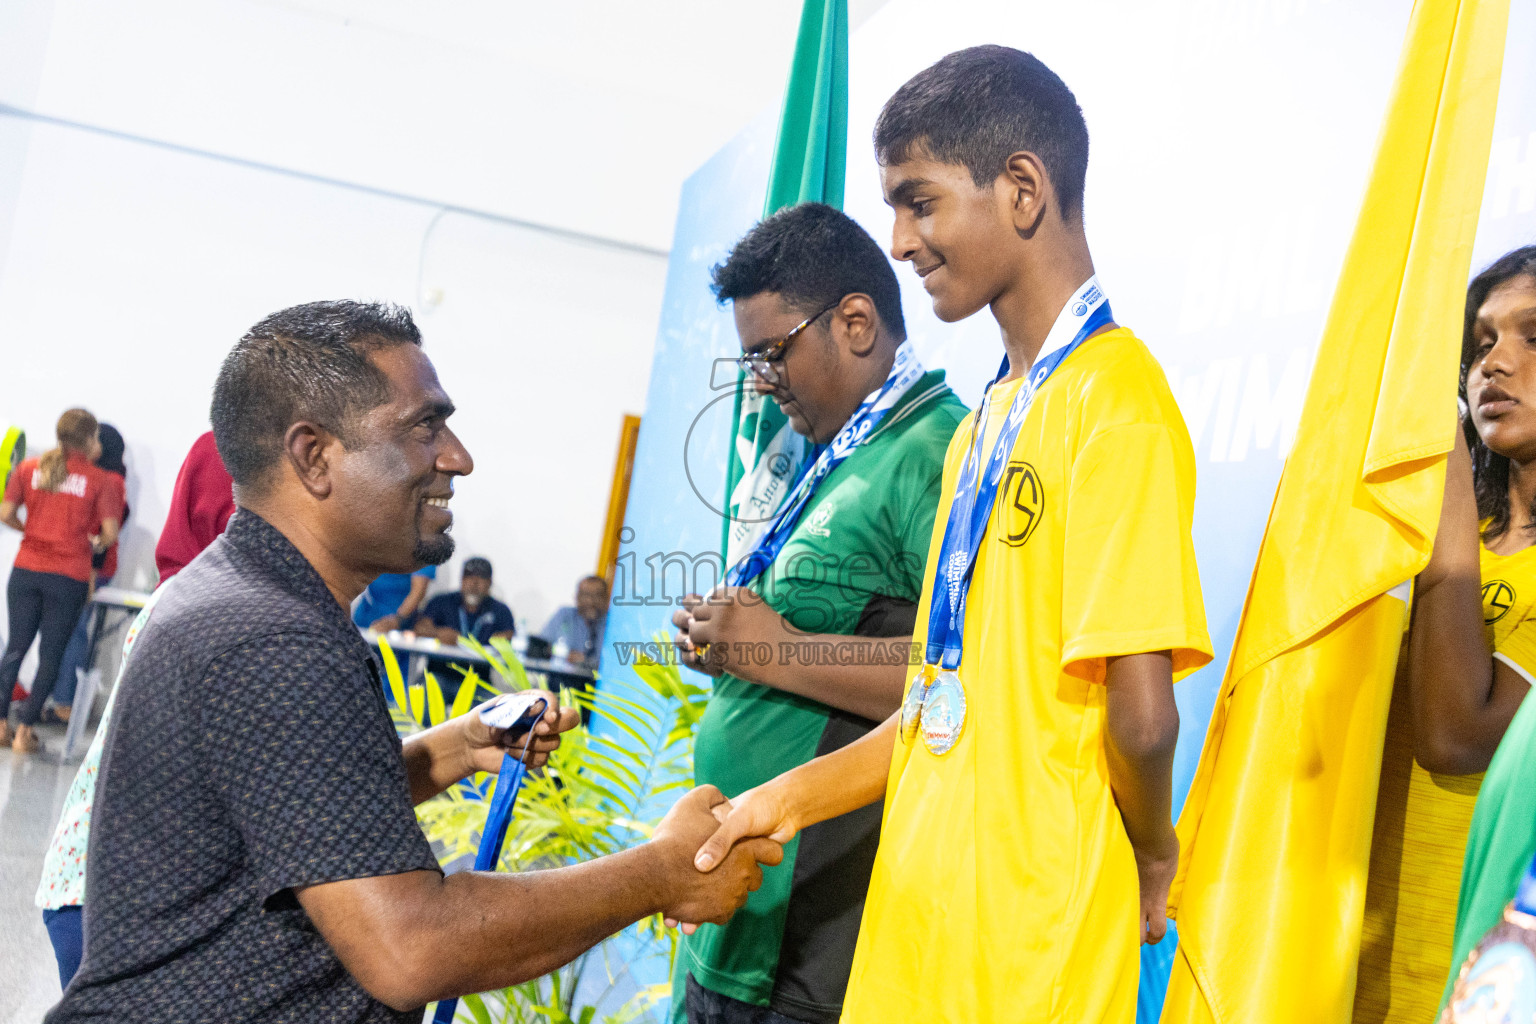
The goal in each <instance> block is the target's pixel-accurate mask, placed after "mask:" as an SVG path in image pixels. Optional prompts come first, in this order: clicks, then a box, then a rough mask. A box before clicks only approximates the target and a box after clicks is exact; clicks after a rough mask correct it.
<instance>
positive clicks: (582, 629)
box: [540, 576, 608, 669]
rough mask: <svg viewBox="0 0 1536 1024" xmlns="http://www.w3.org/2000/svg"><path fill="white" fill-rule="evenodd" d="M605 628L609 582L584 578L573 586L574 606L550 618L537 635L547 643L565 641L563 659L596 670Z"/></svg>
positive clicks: (599, 578) (595, 578) (601, 579)
mask: <svg viewBox="0 0 1536 1024" xmlns="http://www.w3.org/2000/svg"><path fill="white" fill-rule="evenodd" d="M607 626H608V581H607V580H605V579H603V578H602V577H601V576H583V577H582V578H581V582H580V583H578V584H576V604H575V606H574V607H572V606H571V605H566V606H565V607H564V608H561V609H560V610H559V611H557V612H555V614H554V615H551V616H550V618H549V623H548V624H547V625H546V626H545V627H544V632H543V633H541V634H540V635H541V636H543V637H544V639H546V640H548V641H549V642H550V643H552V644H553V643H556V642H558V641H561V640H564V641H565V648H566V655H565V658H566V660H567V661H569V662H570V663H571V664H572V665H581V666H584V667H586V668H591V669H595V668H597V659H598V656H599V655H600V654H601V653H602V650H603V630H604V629H606V628H607Z"/></svg>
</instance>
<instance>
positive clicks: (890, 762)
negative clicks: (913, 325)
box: [697, 46, 1211, 1024]
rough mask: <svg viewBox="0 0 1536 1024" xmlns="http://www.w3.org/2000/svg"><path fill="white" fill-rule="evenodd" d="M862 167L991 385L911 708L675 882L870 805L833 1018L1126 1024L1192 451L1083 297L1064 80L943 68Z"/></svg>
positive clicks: (1148, 877)
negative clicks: (994, 359) (860, 884)
mask: <svg viewBox="0 0 1536 1024" xmlns="http://www.w3.org/2000/svg"><path fill="white" fill-rule="evenodd" d="M875 148H876V153H877V156H878V158H879V160H880V165H881V176H882V184H883V187H884V190H885V196H886V200H887V201H888V202H889V203H890V205H891V206H892V208H893V209H894V210H895V211H896V224H895V229H894V236H893V239H892V246H891V254H892V255H893V256H895V257H896V258H897V259H898V260H902V261H904V262H909V263H911V264H912V265H913V267H914V269H915V270H916V271H917V273H918V274H919V276H921V277H922V279H923V284H924V288H925V289H926V290H927V291H928V293H929V294H930V296H931V297H932V299H933V307H934V312H935V313H937V314H938V316H939V318H940V319H941V320H945V321H951V322H952V321H955V320H960V319H962V318H964V317H967V316H970V315H971V314H973V313H976V312H978V311H980V310H981V309H982V308H983V307H990V309H991V311H992V313H993V315H994V316H995V317H996V318H997V321H998V325H999V327H1000V328H1001V330H1002V337H1003V345H1004V348H1005V350H1006V353H1007V372H1006V373H1005V374H1003V375H1002V376H1001V377H1000V379H999V380H998V381H997V382H995V383H994V385H992V386H991V387H990V388H989V389H988V394H987V398H986V400H985V402H984V403H983V408H982V410H980V411H979V412H978V413H977V415H976V416H974V417H969V418H967V419H966V421H965V422H964V423H962V424H961V426H960V428H959V430H958V431H957V433H956V435H955V437H954V439H953V441H952V442H951V444H950V448H949V453H948V456H947V458H946V461H945V473H944V485H943V490H942V492H941V493H942V494H943V495H944V496H945V497H943V498H942V499H941V502H940V505H939V510H938V517H937V520H936V525H935V529H934V536H933V541H932V545H931V547H930V552H929V560H928V569H927V572H928V586H927V588H925V589H926V590H927V594H926V596H925V598H924V600H923V603H922V605H921V607H920V610H919V614H918V626H917V633H916V636H915V637H914V639H915V640H916V641H917V642H918V645H919V647H920V649H923V650H925V652H926V658H925V665H924V667H923V668H922V669H921V670H920V671H919V672H918V675H917V677H916V678H915V680H914V683H913V685H912V688H911V690H910V691H909V696H908V706H907V707H906V708H904V710H903V713H902V714H901V715H898V716H896V717H893V718H892V719H890V720H888V721H887V722H886V723H884V724H883V725H882V726H881V727H880V728H879V729H877V730H876V731H874V732H872V733H870V734H869V735H868V736H866V737H865V738H864V739H862V740H860V741H858V742H856V743H854V744H851V745H850V746H848V747H845V748H843V749H842V750H840V751H837V752H836V753H833V754H830V755H827V756H825V757H821V758H817V759H816V760H814V761H811V762H809V763H808V764H806V765H803V766H801V767H800V768H797V769H795V770H793V771H791V772H788V773H786V774H784V775H782V776H779V777H778V778H777V779H774V780H773V781H771V782H768V783H766V784H764V785H763V786H760V787H758V788H757V789H754V790H750V791H748V792H747V793H744V794H742V795H741V796H740V797H739V798H737V800H736V801H735V802H734V805H733V807H732V809H731V810H730V812H729V814H728V815H726V816H725V818H724V823H723V824H722V826H721V828H720V830H719V831H718V832H717V833H716V835H715V836H714V837H713V838H712V839H711V840H710V841H709V843H707V844H706V845H705V847H704V848H703V849H702V850H701V851H700V853H699V858H698V861H697V863H698V865H699V866H700V867H701V868H703V869H705V870H708V869H709V868H710V867H712V866H713V864H714V863H716V862H717V861H718V860H719V858H720V857H721V856H722V855H723V853H724V852H725V851H726V850H727V849H729V847H730V845H731V844H732V843H733V842H734V841H736V840H737V839H740V838H742V837H745V836H754V835H772V836H773V837H774V838H775V839H778V840H781V841H782V840H787V839H788V838H789V837H791V836H793V835H794V834H795V832H796V831H797V830H799V829H801V828H804V827H806V826H808V825H810V824H812V823H814V822H817V821H822V820H825V819H827V818H829V817H833V816H835V815H838V814H842V813H845V812H847V811H849V810H852V809H854V808H857V807H861V806H864V805H866V804H869V803H873V802H874V801H876V800H878V799H880V798H881V797H882V796H884V797H885V818H884V822H883V825H882V832H881V840H880V848H879V853H878V855H877V859H876V863H875V868H874V873H873V878H872V882H871V887H870V891H869V897H868V899H867V901H866V905H865V912H864V918H863V922H862V926H861V931H860V936H859V943H858V949H857V952H856V954H855V957H854V964H853V971H852V975H851V978H850V981H849V987H848V993H847V997H846V1000H845V1003H844V1010H843V1018H842V1019H843V1020H844V1021H845V1022H850V1024H891V1022H893V1021H908V1020H910V1021H923V1022H925V1024H942V1022H955V1024H961V1022H964V1024H978V1022H988V1021H1031V1022H1047V1021H1071V1022H1073V1024H1077V1022H1094V1021H1130V1020H1132V1019H1133V1017H1134V1015H1135V1003H1136V983H1137V973H1138V955H1137V946H1138V943H1139V942H1143V941H1145V942H1156V941H1157V940H1158V939H1160V938H1161V937H1162V935H1163V932H1164V929H1165V926H1166V921H1165V914H1164V909H1165V903H1166V899H1167V894H1168V887H1169V883H1170V881H1171V880H1172V877H1173V872H1174V868H1175V865H1176V863H1177V860H1178V842H1177V840H1176V838H1175V836H1174V832H1173V826H1172V821H1171V814H1170V791H1171V788H1172V787H1171V774H1172V773H1171V765H1172V758H1173V748H1174V742H1175V739H1176V737H1177V735H1178V712H1177V710H1176V708H1175V706H1174V700H1173V680H1174V679H1175V678H1177V677H1180V676H1182V675H1184V674H1186V673H1188V672H1190V671H1193V670H1194V669H1196V668H1198V667H1199V666H1201V665H1203V664H1205V663H1206V662H1207V661H1209V660H1210V650H1211V645H1210V640H1209V638H1208V636H1207V634H1206V629H1205V615H1204V610H1203V607H1202V604H1201V599H1200V584H1199V578H1198V574H1197V571H1196V566H1195V556H1194V551H1193V547H1192V545H1191V541H1190V521H1191V516H1192V509H1193V504H1194V492H1195V469H1194V457H1193V453H1192V451H1191V448H1190V443H1189V437H1188V434H1187V432H1186V430H1185V427H1184V423H1183V420H1182V419H1181V418H1180V416H1179V411H1178V408H1177V406H1176V405H1175V404H1174V401H1173V398H1172V396H1171V395H1170V393H1169V389H1168V385H1167V381H1166V379H1165V378H1164V376H1163V373H1162V371H1161V369H1160V368H1159V367H1158V365H1157V363H1156V361H1155V360H1154V359H1153V358H1152V356H1151V355H1150V354H1149V353H1148V351H1147V349H1146V348H1145V347H1144V346H1143V345H1142V343H1141V342H1140V341H1139V340H1137V339H1136V337H1135V336H1134V335H1133V334H1131V332H1130V331H1128V330H1126V329H1125V328H1123V327H1119V326H1118V325H1116V324H1115V323H1114V322H1113V320H1112V319H1111V315H1110V312H1109V306H1108V303H1107V302H1106V301H1105V297H1104V295H1103V292H1102V291H1101V289H1100V288H1099V286H1098V282H1097V279H1096V277H1095V276H1094V270H1093V261H1092V259H1091V257H1090V255H1089V252H1088V244H1087V240H1086V238H1085V236H1084V233H1083V216H1082V210H1083V207H1082V201H1083V182H1084V178H1085V175H1086V170H1087V160H1088V134H1087V128H1086V126H1085V125H1084V122H1083V117H1082V113H1081V111H1080V110H1079V109H1078V106H1077V102H1076V100H1075V99H1074V98H1073V96H1072V93H1071V91H1070V90H1068V88H1067V87H1066V85H1065V84H1063V83H1062V81H1061V79H1059V78H1058V77H1057V76H1056V75H1055V74H1053V73H1052V72H1051V71H1050V70H1049V69H1048V68H1046V67H1045V66H1044V65H1043V64H1041V63H1040V62H1039V61H1038V60H1036V59H1035V58H1034V57H1032V56H1030V55H1028V54H1025V53H1021V52H1019V51H1017V50H1011V49H1008V48H1005V47H1000V46H984V47H975V48H972V49H969V50H962V51H960V52H958V53H954V54H950V55H949V56H948V57H945V58H944V59H943V60H941V61H939V62H938V63H937V64H935V65H934V66H933V67H931V68H929V69H927V70H926V71H923V72H922V73H921V74H919V75H917V76H916V77H915V78H913V79H912V80H911V81H909V82H908V83H907V84H906V85H904V86H902V88H901V89H900V90H899V91H898V92H897V93H896V95H895V96H893V97H892V98H891V99H890V101H889V102H887V104H886V106H885V109H884V110H883V111H882V113H881V115H880V119H879V121H878V122H877V124H876V129H875ZM936 576H938V577H939V578H938V579H937V580H936V579H935V577H936ZM930 622H931V623H932V624H933V628H932V629H929V628H928V627H929V624H930Z"/></svg>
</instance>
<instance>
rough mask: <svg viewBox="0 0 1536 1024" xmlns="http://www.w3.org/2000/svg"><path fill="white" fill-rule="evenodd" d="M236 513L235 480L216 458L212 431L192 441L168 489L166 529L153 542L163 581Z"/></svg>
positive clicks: (206, 543)
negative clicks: (172, 484) (158, 539)
mask: <svg viewBox="0 0 1536 1024" xmlns="http://www.w3.org/2000/svg"><path fill="white" fill-rule="evenodd" d="M234 514H235V482H234V481H233V480H231V479H230V477H229V471H228V470H226V469H225V468H224V462H223V460H222V459H220V458H219V450H218V448H216V447H215V446H214V443H213V431H211V430H210V431H208V432H207V433H206V434H204V435H203V436H202V437H199V438H198V439H197V440H196V441H193V442H192V450H191V451H189V452H187V458H186V461H185V462H183V463H182V464H181V472H180V473H177V474H176V489H175V490H174V491H172V492H171V510H170V512H168V513H167V514H166V517H165V529H163V530H161V531H160V542H159V543H158V544H156V545H155V566H156V568H158V569H159V570H160V582H161V583H164V582H165V581H166V580H168V579H170V578H171V577H172V576H174V575H176V574H177V573H178V572H180V571H181V570H182V569H185V568H186V567H187V563H188V562H190V561H192V559H194V558H196V557H197V556H198V555H200V554H202V551H203V548H206V547H207V546H208V545H209V544H212V543H213V541H214V538H216V537H218V535H219V534H221V533H223V532H224V524H226V523H228V522H229V517H230V516H232V515H234Z"/></svg>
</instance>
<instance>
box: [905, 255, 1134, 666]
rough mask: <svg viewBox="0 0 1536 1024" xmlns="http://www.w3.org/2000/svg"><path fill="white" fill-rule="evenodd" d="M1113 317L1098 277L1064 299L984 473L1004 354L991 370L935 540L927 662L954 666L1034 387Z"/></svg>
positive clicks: (1005, 367)
mask: <svg viewBox="0 0 1536 1024" xmlns="http://www.w3.org/2000/svg"><path fill="white" fill-rule="evenodd" d="M1113 321H1114V314H1113V313H1111V312H1110V309H1109V302H1108V301H1107V300H1106V299H1105V297H1104V291H1103V289H1101V288H1100V287H1099V279H1098V277H1097V276H1094V277H1090V278H1089V279H1088V280H1087V282H1086V283H1084V284H1083V286H1082V287H1081V288H1079V289H1078V290H1077V292H1076V294H1074V295H1073V296H1072V298H1070V299H1068V300H1067V304H1066V305H1065V306H1064V307H1062V310H1061V313H1060V314H1058V315H1057V317H1056V322H1055V323H1054V324H1053V325H1051V331H1050V333H1049V334H1047V335H1046V338H1045V342H1044V344H1042V345H1041V346H1040V351H1041V352H1043V353H1044V355H1042V356H1040V357H1039V358H1038V359H1036V360H1035V364H1034V365H1033V366H1031V367H1030V368H1029V372H1028V373H1027V374H1025V375H1024V381H1023V383H1021V384H1020V385H1019V390H1018V392H1017V393H1016V394H1015V395H1014V396H1013V404H1012V405H1011V406H1010V407H1009V409H1008V418H1007V420H1005V421H1004V423H1003V426H1002V429H1001V430H999V431H998V433H997V439H996V440H995V441H994V442H993V444H992V453H991V455H990V456H988V458H987V460H986V467H985V472H983V470H982V453H981V448H982V444H983V443H984V440H985V436H986V423H987V407H988V403H989V401H990V399H991V395H992V385H993V384H996V383H997V382H998V381H1000V380H1002V379H1003V377H1005V376H1006V375H1007V373H1008V368H1009V367H1008V359H1007V357H1006V356H1004V357H1003V365H1002V367H1001V368H1000V369H999V370H998V373H997V376H996V377H995V378H993V380H992V383H991V384H988V385H987V391H986V394H984V395H983V396H982V400H981V408H980V409H978V410H977V412H976V418H975V420H974V421H973V423H972V426H971V445H970V450H969V451H968V452H967V453H966V457H965V462H963V463H962V464H961V466H960V475H959V478H958V479H957V480H956V481H955V494H954V499H953V501H951V502H950V506H949V518H948V519H947V520H946V521H945V524H944V540H943V542H942V543H941V544H940V545H939V557H938V561H937V563H936V564H935V566H934V571H933V591H932V596H931V597H930V599H929V602H928V645H927V648H926V651H925V654H924V659H923V660H924V661H925V662H926V663H927V664H928V665H933V666H938V667H940V668H943V669H947V670H949V671H954V670H955V669H957V668H959V667H960V656H961V644H962V640H963V637H964V632H965V602H966V597H967V595H968V593H969V592H970V588H971V574H972V572H973V571H974V570H975V568H976V555H977V553H978V552H979V551H980V550H981V539H982V537H983V536H985V534H986V531H987V523H988V521H989V520H991V518H992V507H993V505H994V504H995V503H996V501H997V488H998V484H999V483H1000V482H1001V481H1002V478H1003V471H1004V470H1005V469H1006V468H1007V466H1008V456H1009V455H1010V454H1012V452H1013V444H1014V441H1016V440H1017V439H1018V436H1019V429H1020V428H1021V427H1022V426H1023V425H1024V418H1025V416H1026V415H1027V414H1028V412H1029V408H1030V406H1031V405H1033V404H1034V401H1035V396H1036V395H1037V394H1039V393H1040V386H1041V385H1042V384H1044V383H1045V382H1046V380H1048V379H1049V378H1050V376H1051V374H1052V373H1055V372H1056V368H1057V367H1058V366H1060V365H1061V364H1062V362H1063V361H1064V360H1065V359H1066V358H1067V357H1068V356H1070V355H1071V354H1072V353H1073V352H1075V351H1077V349H1078V346H1080V345H1081V344H1082V343H1083V342H1084V341H1086V340H1087V339H1088V336H1089V335H1090V334H1092V333H1093V332H1094V331H1097V330H1099V329H1100V328H1102V327H1104V326H1106V325H1108V324H1110V323H1112V322H1113ZM1067 339H1070V340H1067ZM978 477H979V478H980V479H979V481H978Z"/></svg>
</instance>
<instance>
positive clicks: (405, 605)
mask: <svg viewBox="0 0 1536 1024" xmlns="http://www.w3.org/2000/svg"><path fill="white" fill-rule="evenodd" d="M436 575H437V566H435V565H429V566H426V567H424V568H421V569H417V570H416V571H415V572H387V573H385V574H384V575H382V576H380V577H378V578H377V579H375V580H374V581H373V582H372V583H370V584H368V587H367V589H366V590H364V591H363V595H362V597H361V598H359V599H358V602H357V607H356V608H354V609H353V610H352V621H353V622H355V623H357V625H358V626H359V628H362V629H371V630H373V631H374V632H376V633H387V632H389V631H390V630H392V629H401V628H403V627H406V626H409V625H410V624H411V623H412V622H413V621H415V619H416V609H418V608H420V607H421V599H422V598H424V597H426V596H427V585H428V584H429V583H431V582H432V578H433V577H434V576H436Z"/></svg>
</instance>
